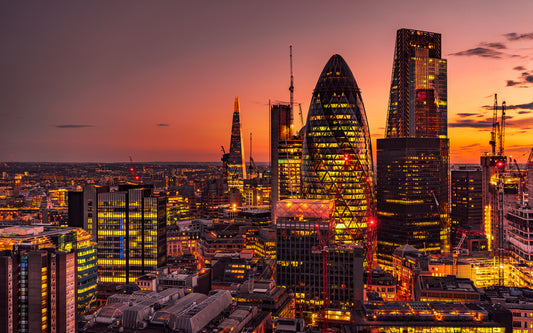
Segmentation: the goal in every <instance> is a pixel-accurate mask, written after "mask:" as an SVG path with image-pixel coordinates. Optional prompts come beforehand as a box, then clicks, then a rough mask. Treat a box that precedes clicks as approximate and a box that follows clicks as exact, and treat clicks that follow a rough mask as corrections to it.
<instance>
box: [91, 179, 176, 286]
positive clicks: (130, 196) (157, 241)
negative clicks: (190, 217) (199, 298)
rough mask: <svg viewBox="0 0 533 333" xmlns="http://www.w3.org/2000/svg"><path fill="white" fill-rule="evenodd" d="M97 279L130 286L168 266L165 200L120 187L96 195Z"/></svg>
mask: <svg viewBox="0 0 533 333" xmlns="http://www.w3.org/2000/svg"><path fill="white" fill-rule="evenodd" d="M97 201H98V209H97V211H96V212H95V213H96V214H95V215H96V216H97V220H98V231H97V234H98V237H97V243H98V278H99V280H100V282H101V283H114V284H127V283H133V282H135V279H137V278H138V277H140V276H141V275H144V274H146V273H151V272H155V271H157V268H159V267H161V266H164V265H165V264H166V252H167V251H166V197H163V196H157V195H155V194H153V193H152V189H151V188H149V187H141V186H137V185H121V186H119V188H118V191H111V192H102V193H97Z"/></svg>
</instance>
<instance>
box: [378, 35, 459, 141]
mask: <svg viewBox="0 0 533 333" xmlns="http://www.w3.org/2000/svg"><path fill="white" fill-rule="evenodd" d="M447 102H448V90H447V62H446V60H445V59H441V35H440V34H438V33H434V32H426V31H418V30H410V29H400V30H398V31H397V33H396V47H395V49H394V64H393V68H392V82H391V89H390V98H389V112H388V117H387V129H386V137H387V138H404V137H417V138H434V137H446V135H447V133H448V123H447V121H448V120H447V112H448V111H447V110H448V107H447Z"/></svg>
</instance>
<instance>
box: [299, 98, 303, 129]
mask: <svg viewBox="0 0 533 333" xmlns="http://www.w3.org/2000/svg"><path fill="white" fill-rule="evenodd" d="M298 106H299V107H300V112H299V113H300V122H301V123H302V127H304V116H303V114H302V103H298Z"/></svg>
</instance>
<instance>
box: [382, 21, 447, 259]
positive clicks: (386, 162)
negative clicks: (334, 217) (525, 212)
mask: <svg viewBox="0 0 533 333" xmlns="http://www.w3.org/2000/svg"><path fill="white" fill-rule="evenodd" d="M446 136H447V63H446V60H445V59H441V35H440V34H438V33H433V32H425V31H418V30H410V29H400V30H398V31H397V36H396V46H395V51H394V63H393V69H392V82H391V90H390V99H389V109H388V117H387V127H386V138H384V139H378V140H377V145H378V147H377V192H378V196H377V210H378V261H379V262H380V264H382V265H385V266H390V265H391V264H392V253H393V252H394V249H395V248H397V247H398V246H401V245H403V244H410V245H412V246H414V247H415V248H417V249H420V250H423V249H425V250H426V251H427V252H428V253H439V252H441V251H449V248H450V245H449V237H450V230H449V228H450V227H449V199H448V197H449V189H448V187H449V185H448V182H449V175H448V165H449V141H448V139H447V137H446Z"/></svg>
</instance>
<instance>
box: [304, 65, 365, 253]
mask: <svg viewBox="0 0 533 333" xmlns="http://www.w3.org/2000/svg"><path fill="white" fill-rule="evenodd" d="M302 160H303V161H302V195H303V197H304V198H307V199H334V200H335V213H334V219H335V225H334V231H333V234H334V235H335V241H336V242H340V243H358V244H362V243H363V242H364V240H365V237H366V227H367V218H368V214H367V205H368V204H369V201H370V204H371V203H372V199H371V198H372V194H373V188H372V184H373V169H372V149H371V143H370V133H369V130H368V124H367V119H366V113H365V108H364V105H363V100H362V98H361V92H360V91H359V88H358V86H357V83H356V81H355V79H354V76H353V74H352V72H351V70H350V68H349V67H348V65H347V64H346V62H345V61H344V59H343V58H342V57H341V56H340V55H337V54H335V55H333V56H332V57H331V58H330V59H329V61H328V62H327V64H326V66H325V67H324V70H323V71H322V73H321V74H320V77H319V79H318V82H317V84H316V87H315V90H314V91H313V96H312V98H311V103H310V107H309V113H308V115H307V125H306V127H305V134H304V142H303V154H302Z"/></svg>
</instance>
